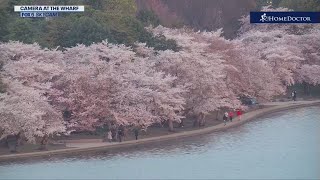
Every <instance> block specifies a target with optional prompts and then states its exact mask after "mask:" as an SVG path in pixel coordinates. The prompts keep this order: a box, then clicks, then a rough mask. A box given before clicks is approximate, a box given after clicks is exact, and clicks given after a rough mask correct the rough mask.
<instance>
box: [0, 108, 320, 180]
mask: <svg viewBox="0 0 320 180" xmlns="http://www.w3.org/2000/svg"><path fill="white" fill-rule="evenodd" d="M319 110H320V108H319V107H312V108H301V109H296V110H292V111H287V112H280V113H274V114H271V115H269V116H266V117H263V118H260V119H259V120H256V121H252V122H250V123H248V124H245V125H243V126H240V127H236V128H232V129H229V130H226V131H224V132H217V133H212V134H207V135H203V136H197V137H190V138H183V139H177V140H172V141H169V142H161V143H153V144H148V145H139V146H135V147H130V148H127V149H125V150H108V151H105V152H102V153H90V154H86V155H83V154H79V155H74V156H68V157H51V158H49V159H31V160H26V161H21V162H12V163H7V162H6V163H2V164H0V178H3V179H10V178H11V179H19V178H24V179H25V178H30V179H45V178H48V179H50V178H51V179H52V178H55V179H59V178H61V179H68V178H70V179H71V178H73V179H81V178H82V179H87V178H91V179H92V178H95V179H99V178H101V179H115V178H120V179H137V178H144V179H155V178H156V179H159V178H161V179H202V178H207V179H208V178H210V179H212V178H218V179H222V178H233V179H241V178H242V179H243V178H245V179H248V178H253V179H256V178H264V179H273V178H274V179H284V178H286V179H292V178H294V179H319V178H320V174H319V169H320V159H319V157H320V156H319V155H320V144H319V142H320V136H319V132H320V131H319V130H320V111H319Z"/></svg>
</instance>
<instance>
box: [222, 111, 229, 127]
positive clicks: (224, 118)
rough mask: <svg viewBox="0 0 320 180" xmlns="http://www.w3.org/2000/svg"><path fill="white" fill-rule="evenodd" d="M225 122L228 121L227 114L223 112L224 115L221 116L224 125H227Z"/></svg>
mask: <svg viewBox="0 0 320 180" xmlns="http://www.w3.org/2000/svg"><path fill="white" fill-rule="evenodd" d="M227 120H228V112H225V113H224V115H223V122H224V125H227Z"/></svg>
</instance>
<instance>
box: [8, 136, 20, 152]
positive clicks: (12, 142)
mask: <svg viewBox="0 0 320 180" xmlns="http://www.w3.org/2000/svg"><path fill="white" fill-rule="evenodd" d="M7 145H8V148H9V151H10V152H11V153H16V152H17V145H18V136H17V135H8V136H7Z"/></svg>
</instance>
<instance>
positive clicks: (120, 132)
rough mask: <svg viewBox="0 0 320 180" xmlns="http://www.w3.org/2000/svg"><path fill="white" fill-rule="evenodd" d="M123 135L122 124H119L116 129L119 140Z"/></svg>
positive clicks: (120, 140)
mask: <svg viewBox="0 0 320 180" xmlns="http://www.w3.org/2000/svg"><path fill="white" fill-rule="evenodd" d="M123 136H124V127H123V125H120V127H119V129H118V137H119V142H122V138H123Z"/></svg>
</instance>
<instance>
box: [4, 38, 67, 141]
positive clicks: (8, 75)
mask: <svg viewBox="0 0 320 180" xmlns="http://www.w3.org/2000/svg"><path fill="white" fill-rule="evenodd" d="M0 52H1V53H0V54H1V55H0V56H1V60H2V61H3V63H4V65H3V70H2V71H1V76H2V78H3V80H4V83H5V84H6V91H7V93H5V94H1V102H0V103H1V105H0V107H1V110H0V113H1V118H0V119H1V123H0V124H1V127H4V128H3V129H4V133H3V134H2V138H4V137H6V136H7V135H9V134H18V133H19V132H22V133H23V134H24V135H25V136H26V138H27V139H28V140H30V141H31V142H35V138H36V137H47V136H50V135H54V134H59V133H64V132H65V124H64V122H63V120H62V117H61V113H59V111H58V110H57V109H55V108H54V107H53V106H52V105H50V102H49V100H48V95H49V94H50V93H54V91H52V90H51V83H52V80H53V79H54V78H55V77H56V76H59V75H61V73H62V72H63V68H61V67H62V64H61V63H62V62H61V61H59V60H61V59H60V58H61V57H62V53H61V52H60V51H54V50H53V51H52V50H48V49H41V48H40V47H39V46H38V45H37V44H33V45H26V44H23V43H20V42H9V43H5V44H0Z"/></svg>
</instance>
